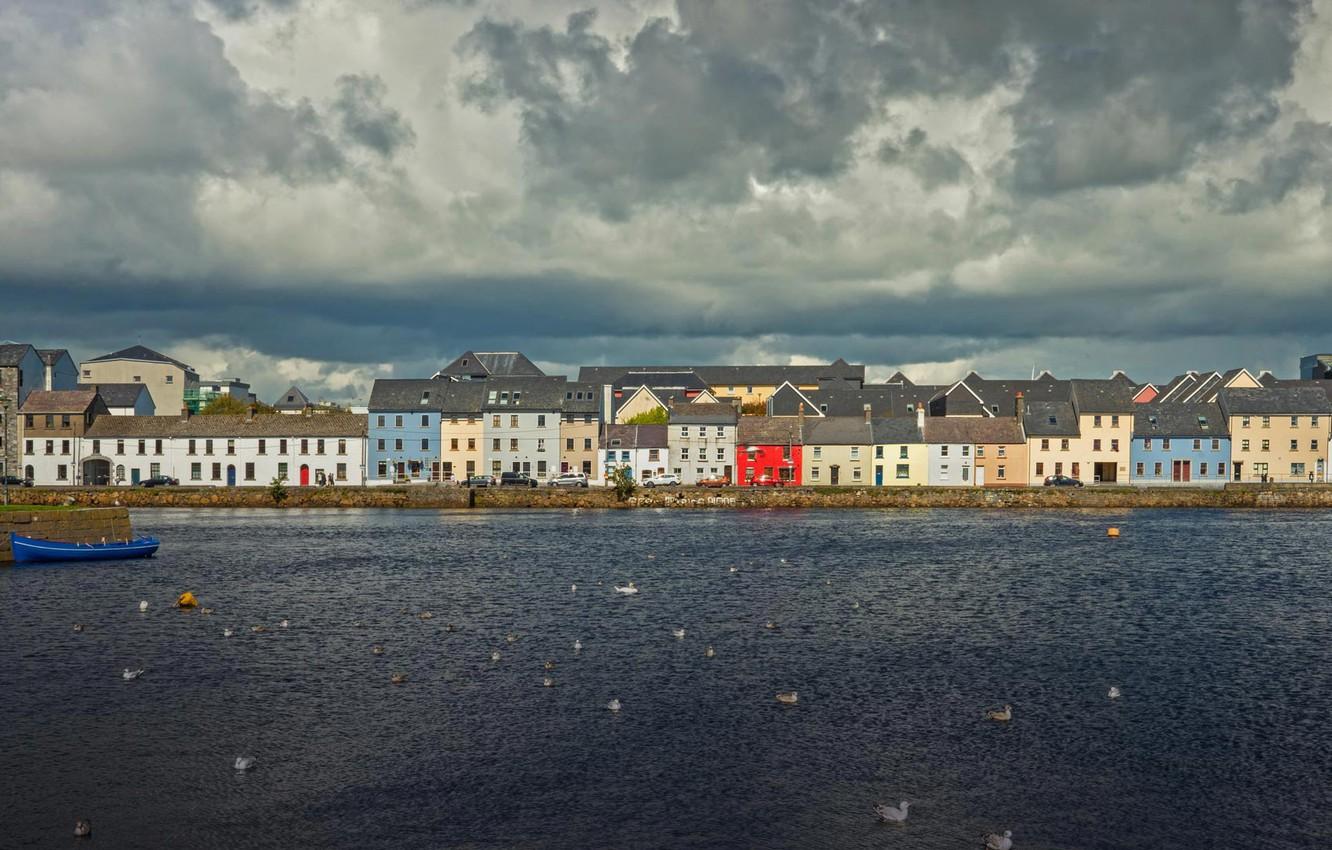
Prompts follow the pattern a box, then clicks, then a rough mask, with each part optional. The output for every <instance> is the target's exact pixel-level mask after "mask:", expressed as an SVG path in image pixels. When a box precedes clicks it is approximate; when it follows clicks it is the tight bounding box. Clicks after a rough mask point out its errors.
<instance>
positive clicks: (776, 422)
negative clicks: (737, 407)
mask: <svg viewBox="0 0 1332 850" xmlns="http://www.w3.org/2000/svg"><path fill="white" fill-rule="evenodd" d="M735 441H736V443H737V444H738V445H742V446H779V445H780V446H785V445H788V444H790V445H795V446H798V445H800V444H801V443H802V442H804V435H803V434H802V433H801V428H800V420H798V419H792V418H790V417H785V416H784V417H777V418H774V417H770V416H741V417H740V424H739V426H738V428H737V429H736V432H735Z"/></svg>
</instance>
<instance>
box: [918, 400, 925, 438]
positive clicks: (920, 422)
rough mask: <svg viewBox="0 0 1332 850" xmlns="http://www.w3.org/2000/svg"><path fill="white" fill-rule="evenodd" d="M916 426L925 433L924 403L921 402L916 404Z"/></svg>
mask: <svg viewBox="0 0 1332 850" xmlns="http://www.w3.org/2000/svg"><path fill="white" fill-rule="evenodd" d="M916 427H917V428H919V429H920V432H921V433H922V434H923V433H925V405H923V404H917V405H916Z"/></svg>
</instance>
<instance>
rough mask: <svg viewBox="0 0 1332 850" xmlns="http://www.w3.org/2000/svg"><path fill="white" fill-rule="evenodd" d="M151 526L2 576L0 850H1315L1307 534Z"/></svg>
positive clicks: (1315, 680)
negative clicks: (81, 626) (794, 694)
mask: <svg viewBox="0 0 1332 850" xmlns="http://www.w3.org/2000/svg"><path fill="white" fill-rule="evenodd" d="M135 523H136V526H137V528H138V529H139V530H141V531H144V532H149V533H152V534H157V535H160V536H161V537H162V539H163V547H162V552H161V554H160V555H159V557H157V558H156V559H154V560H152V561H147V562H125V563H121V564H101V565H86V566H85V565H69V566H56V567H50V566H47V567H27V568H14V569H4V570H0V711H3V724H0V801H3V807H0V847H52V846H56V847H60V846H69V845H71V844H74V845H75V846H77V842H76V841H75V839H74V838H73V837H72V829H73V825H74V820H75V818H76V817H79V816H86V817H89V818H91V820H92V822H93V828H94V835H93V843H92V844H90V845H89V846H96V847H205V848H208V847H216V848H239V847H255V848H265V847H274V848H277V847H281V848H290V847H334V848H379V847H383V848H399V847H422V848H426V847H429V848H435V847H466V848H480V847H486V848H508V847H518V848H546V847H589V848H600V847H606V848H611V847H614V848H628V847H634V848H655V847H660V848H685V847H780V848H819V847H827V848H856V847H865V848H869V847H874V848H884V847H886V848H935V847H938V848H946V847H966V846H977V844H978V841H977V839H978V836H979V835H980V834H981V833H982V832H985V831H990V830H996V829H998V830H1002V829H1011V830H1013V833H1014V843H1015V847H1016V848H1019V850H1020V849H1021V848H1188V850H1197V848H1208V847H1227V848H1229V847H1245V848H1248V847H1263V848H1267V847H1271V848H1285V847H1327V846H1329V843H1332V790H1329V789H1330V787H1332V786H1330V784H1329V780H1330V779H1332V776H1330V774H1332V666H1329V662H1332V648H1330V644H1329V637H1330V636H1332V623H1330V622H1329V619H1330V616H1329V615H1330V612H1332V580H1329V572H1330V570H1329V563H1328V562H1329V552H1332V523H1329V522H1328V521H1327V518H1326V516H1325V515H1323V514H1318V513H1290V514H1277V513H1257V512H1252V513H1223V512H1199V511H1191V512H1174V511H1153V512H1136V513H1122V512H1121V513H1099V514H1098V513H1052V512H1031V513H1025V512H1013V511H1007V512H964V511H947V512H923V511H922V512H884V511H877V512H850V511H826V512H817V513H793V512H754V513H740V512H726V513H722V512H718V513H705V512H698V513H691V512H678V511H672V512H652V511H633V512H630V511H624V512H605V513H596V512H576V511H575V512H558V513H557V512H550V513H546V512H524V513H498V512H488V513H479V512H473V513H434V512H389V511H366V512H354V511H341V512H331V511H330V512H322V511H285V512H263V511H255V512H242V511H234V512H233V511H209V512H202V511H142V512H136V513H135ZM1111 524H1113V525H1117V526H1119V527H1120V528H1122V530H1123V536H1122V537H1121V538H1119V539H1118V540H1107V539H1106V537H1105V536H1104V535H1105V528H1106V526H1107V525H1111ZM732 565H734V566H737V567H738V568H739V569H738V571H737V572H731V571H730V569H729V568H730V567H731V566H732ZM629 580H633V581H635V582H636V583H637V585H638V586H639V587H640V588H641V589H642V592H641V593H640V594H639V595H638V596H635V597H620V596H617V595H616V594H615V593H614V592H613V590H612V589H611V585H612V584H614V583H620V582H627V581H629ZM575 583H576V584H577V585H578V590H577V592H576V593H572V592H570V585H571V584H575ZM187 589H188V590H193V591H194V592H195V593H196V594H197V595H198V596H199V598H200V599H201V601H202V603H203V604H204V605H207V606H211V607H212V608H214V609H215V613H214V614H213V615H212V616H204V615H202V614H200V613H187V612H182V611H178V610H174V609H172V608H171V607H170V606H171V602H172V601H173V599H174V598H175V596H176V594H178V593H179V592H181V591H183V590H187ZM141 599H146V600H148V601H149V602H150V609H149V611H148V612H147V613H146V614H140V613H139V611H138V603H139V600H141ZM422 610H429V611H431V612H432V613H433V615H434V616H433V618H432V619H429V620H422V619H420V618H419V617H418V616H416V615H417V614H418V613H419V612H420V611H422ZM283 618H287V619H288V620H289V621H290V627H289V628H287V629H281V628H278V627H277V625H276V624H277V623H278V621H280V620H281V619H283ZM767 621H773V622H774V623H775V624H776V625H777V626H779V628H777V629H768V628H766V627H765V624H766V622H767ZM76 622H81V623H86V624H87V628H86V630H85V631H84V632H82V633H75V632H74V631H73V629H72V625H73V624H74V623H76ZM358 622H359V624H360V625H359V626H358V625H357V623H358ZM259 624H264V625H266V626H268V627H269V631H267V632H264V633H254V632H252V631H251V627H252V626H255V625H259ZM448 624H454V625H455V626H456V631H454V632H449V631H447V626H448ZM225 627H232V628H235V629H236V631H237V633H236V635H235V636H234V637H231V638H225V637H223V635H222V630H223V628H225ZM681 627H682V628H684V629H685V630H686V635H685V638H684V639H683V640H677V639H676V638H675V637H673V635H672V630H673V629H675V628H681ZM510 633H512V634H513V635H516V636H517V640H516V642H513V643H509V642H507V640H506V635H509V634H510ZM576 638H577V639H581V640H582V642H583V644H584V649H583V651H582V652H581V653H579V654H575V653H574V651H573V642H574V640H575V639H576ZM375 643H381V644H383V645H384V646H385V648H386V652H385V654H384V655H382V656H378V657H377V656H374V655H373V654H372V653H371V646H372V644H375ZM708 645H712V646H713V647H715V649H716V657H715V658H712V659H708V658H706V657H705V655H704V650H705V648H706V647H707V646H708ZM494 650H499V652H500V653H501V659H500V660H499V661H498V662H492V661H491V660H490V654H491V652H492V651H494ZM547 660H550V661H553V662H554V664H555V667H554V670H553V671H552V672H551V673H550V674H549V675H551V676H552V678H553V679H554V682H555V685H554V687H550V688H546V687H543V685H542V677H543V675H546V672H545V670H544V662H545V661H547ZM127 666H129V667H140V666H142V667H145V668H146V669H147V673H145V675H144V676H143V678H142V679H140V680H138V681H134V682H125V681H123V680H122V678H121V675H120V673H121V670H122V669H123V668H125V667H127ZM397 671H401V672H405V673H407V675H408V677H409V680H408V682H407V683H406V684H404V685H399V686H395V685H392V684H390V683H389V676H390V674H392V673H393V672H397ZM1111 685H1118V686H1119V687H1120V688H1121V689H1122V690H1123V693H1124V696H1123V698H1122V699H1120V700H1117V701H1111V700H1110V699H1108V698H1107V696H1106V692H1107V689H1108V688H1109V687H1110V686H1111ZM784 690H795V691H798V692H799V704H798V705H795V706H784V705H780V704H778V703H777V702H776V701H775V699H774V696H775V694H776V693H777V692H778V691H784ZM612 697H616V698H618V699H619V700H620V701H621V702H622V704H623V710H622V711H621V712H620V713H619V714H618V715H616V714H612V713H611V712H610V711H608V710H607V709H606V708H605V704H606V702H607V701H608V700H610V699H611V698H612ZM1004 703H1011V704H1012V705H1013V710H1014V719H1013V721H1012V722H1011V723H1010V724H1007V725H1000V724H997V723H993V722H987V721H985V720H983V719H982V713H983V711H984V710H985V709H986V708H990V707H996V706H999V705H1003V704H1004ZM242 753H243V754H248V755H253V756H255V757H256V758H257V759H258V765H257V767H255V768H254V769H253V770H252V771H250V772H249V773H246V774H238V773H237V772H236V771H235V770H234V769H233V767H232V762H233V761H234V759H235V757H236V756H237V755H239V754H242ZM901 800H909V801H911V803H912V807H911V816H910V821H909V823H908V824H907V825H906V826H905V827H900V828H899V827H893V826H888V825H884V824H880V823H877V822H876V819H875V817H874V815H873V813H872V811H871V806H872V804H874V803H875V802H882V801H888V802H892V803H897V802H898V801H901Z"/></svg>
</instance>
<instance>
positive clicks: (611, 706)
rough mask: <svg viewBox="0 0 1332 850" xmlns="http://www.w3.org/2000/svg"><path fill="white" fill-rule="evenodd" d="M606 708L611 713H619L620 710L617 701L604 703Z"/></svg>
mask: <svg viewBox="0 0 1332 850" xmlns="http://www.w3.org/2000/svg"><path fill="white" fill-rule="evenodd" d="M606 707H607V708H609V709H610V710H611V711H619V710H620V701H619V699H613V700H611V701H610V702H608V703H606Z"/></svg>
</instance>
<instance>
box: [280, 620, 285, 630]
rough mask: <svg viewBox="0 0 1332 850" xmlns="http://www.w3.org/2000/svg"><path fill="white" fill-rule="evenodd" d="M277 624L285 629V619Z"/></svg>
mask: <svg viewBox="0 0 1332 850" xmlns="http://www.w3.org/2000/svg"><path fill="white" fill-rule="evenodd" d="M278 625H279V626H281V627H282V628H284V629H285V628H286V627H287V621H286V620H283V621H282V622H280V623H278Z"/></svg>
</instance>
